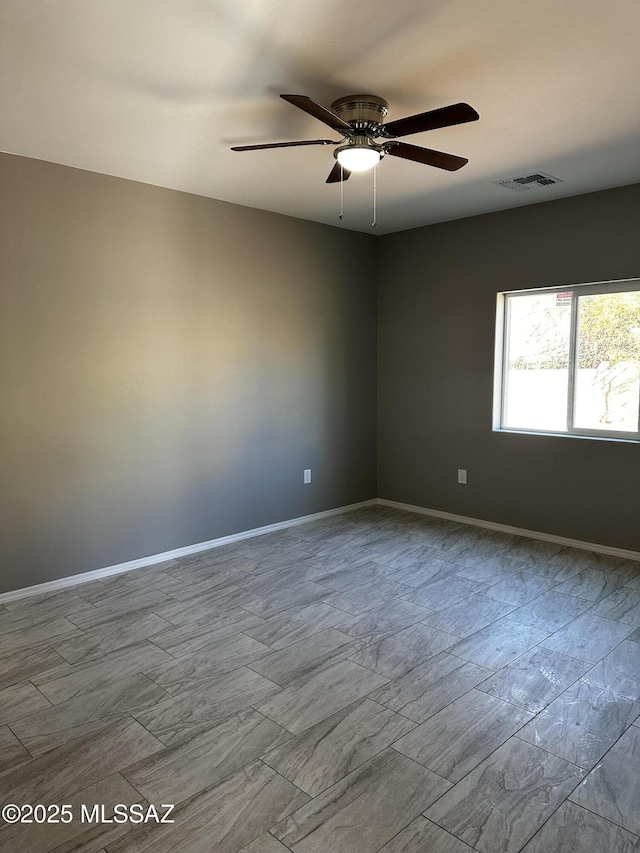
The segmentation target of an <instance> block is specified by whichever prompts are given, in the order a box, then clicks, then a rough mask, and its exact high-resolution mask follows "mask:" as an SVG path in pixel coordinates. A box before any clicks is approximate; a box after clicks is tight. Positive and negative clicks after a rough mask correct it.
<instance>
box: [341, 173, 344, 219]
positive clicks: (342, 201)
mask: <svg viewBox="0 0 640 853" xmlns="http://www.w3.org/2000/svg"><path fill="white" fill-rule="evenodd" d="M343 219H344V169H343V168H342V163H340V221H341V222H342V220H343Z"/></svg>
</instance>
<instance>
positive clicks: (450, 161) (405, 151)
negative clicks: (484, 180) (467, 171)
mask: <svg viewBox="0 0 640 853" xmlns="http://www.w3.org/2000/svg"><path fill="white" fill-rule="evenodd" d="M385 150H386V152H387V154H389V155H390V156H391V157H401V158H402V159H403V160H413V161H414V162H416V163H424V164H425V166H435V167H436V168H437V169H446V170H447V171H448V172H455V171H456V170H457V169H461V168H462V167H463V166H464V165H466V164H467V163H468V162H469V161H468V160H467V159H466V158H465V157H456V156H455V154H445V153H444V152H443V151H434V150H433V149H432V148H421V147H420V146H419V145H407V143H406V142H395V143H393V144H391V145H389V147H388V148H386V146H385Z"/></svg>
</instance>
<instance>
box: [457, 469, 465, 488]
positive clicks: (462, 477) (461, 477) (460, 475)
mask: <svg viewBox="0 0 640 853" xmlns="http://www.w3.org/2000/svg"><path fill="white" fill-rule="evenodd" d="M458 482H459V483H460V484H461V485H463V486H466V485H467V469H466V468H458Z"/></svg>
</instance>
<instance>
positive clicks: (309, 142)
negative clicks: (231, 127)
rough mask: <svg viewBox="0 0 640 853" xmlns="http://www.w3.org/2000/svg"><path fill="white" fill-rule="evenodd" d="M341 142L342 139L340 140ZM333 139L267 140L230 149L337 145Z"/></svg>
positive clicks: (256, 149) (253, 149)
mask: <svg viewBox="0 0 640 853" xmlns="http://www.w3.org/2000/svg"><path fill="white" fill-rule="evenodd" d="M340 142H342V140H340ZM338 144H339V143H338V142H334V141H333V139H308V140H305V141H304V142H269V143H267V144H266V145H234V146H233V148H232V149H231V150H232V151H260V150H261V149H262V148H295V147H296V146H297V145H338Z"/></svg>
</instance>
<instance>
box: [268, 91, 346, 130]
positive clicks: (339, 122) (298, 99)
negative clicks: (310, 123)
mask: <svg viewBox="0 0 640 853" xmlns="http://www.w3.org/2000/svg"><path fill="white" fill-rule="evenodd" d="M280 97H281V98H283V99H284V100H285V101H288V102H289V103H290V104H293V106H294V107H298V108H299V109H301V110H304V111H305V113H309V115H310V116H313V117H314V118H317V119H319V120H320V121H322V122H324V123H325V124H328V125H329V127H332V128H333V129H334V130H339V131H340V132H342V131H349V133H351V131H352V130H353V128H352V127H351V125H350V124H347V122H346V121H344V120H343V119H341V118H340V116H339V115H336V114H335V113H332V112H331V110H328V109H327V108H326V107H323V106H322V104H319V103H317V101H314V100H312V99H311V98H308V97H307V96H306V95H280Z"/></svg>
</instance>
